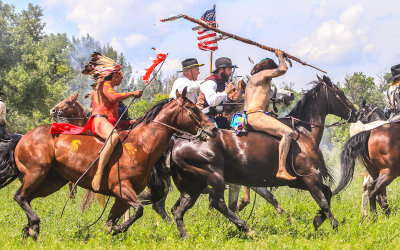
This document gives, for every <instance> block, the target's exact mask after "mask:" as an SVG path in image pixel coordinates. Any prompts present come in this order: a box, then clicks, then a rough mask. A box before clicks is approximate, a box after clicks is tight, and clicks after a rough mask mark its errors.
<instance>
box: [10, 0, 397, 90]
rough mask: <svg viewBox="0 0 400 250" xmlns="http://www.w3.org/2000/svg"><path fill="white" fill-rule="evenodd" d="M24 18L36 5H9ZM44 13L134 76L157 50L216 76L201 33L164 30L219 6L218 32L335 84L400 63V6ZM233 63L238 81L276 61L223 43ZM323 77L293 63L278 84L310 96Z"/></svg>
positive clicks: (84, 2)
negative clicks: (117, 56)
mask: <svg viewBox="0 0 400 250" xmlns="http://www.w3.org/2000/svg"><path fill="white" fill-rule="evenodd" d="M3 2H5V3H9V4H13V5H16V7H17V10H21V9H24V8H27V5H28V2H29V1H22V0H6V1H3ZM30 2H32V3H34V4H38V5H40V6H41V7H42V8H43V9H44V18H43V20H44V21H45V22H46V24H47V26H46V32H48V33H50V32H53V33H67V34H68V36H70V37H72V36H81V35H85V34H86V33H89V34H90V35H91V36H92V37H94V38H96V39H97V40H99V41H100V42H102V43H110V44H111V45H112V46H113V47H114V48H115V49H117V50H118V51H119V52H123V53H124V55H125V56H126V57H127V59H128V61H129V62H130V63H131V65H132V66H133V68H134V70H135V71H136V70H143V69H144V68H146V67H147V66H148V65H149V64H150V60H149V59H147V57H148V56H154V53H153V51H152V50H151V49H150V48H151V47H156V48H159V49H161V50H162V51H163V52H168V53H169V59H168V61H167V63H166V64H165V66H164V69H165V70H168V72H170V73H171V72H174V71H176V70H179V69H180V67H181V66H180V61H182V60H184V59H186V58H189V57H196V58H197V59H198V60H199V62H200V63H205V64H206V66H204V67H202V68H201V76H202V77H206V76H207V74H208V71H209V64H210V62H209V60H210V58H209V53H208V52H204V51H201V50H199V49H198V48H197V39H196V33H195V32H194V31H192V30H191V28H192V27H194V26H195V25H194V24H192V23H190V22H188V21H186V20H183V19H179V20H177V21H174V22H169V23H161V22H159V19H162V18H166V17H169V16H171V15H176V14H187V15H189V16H192V17H195V18H200V16H201V15H202V14H203V13H204V12H205V11H206V10H208V9H211V8H212V5H213V4H214V3H215V4H216V6H217V23H218V24H219V28H220V29H222V30H224V31H227V32H230V33H233V34H236V35H239V36H242V37H245V38H249V39H252V40H254V41H257V42H259V43H262V44H265V45H268V46H271V47H275V48H279V49H282V50H283V51H285V52H288V53H290V54H292V55H294V56H297V57H299V58H300V59H302V60H304V61H306V62H308V63H310V64H313V65H315V66H317V67H320V68H322V69H324V70H326V71H328V76H330V77H331V79H332V80H333V81H334V82H343V80H344V77H345V75H346V74H352V73H353V72H363V73H365V74H367V75H369V76H373V77H375V76H376V75H377V74H382V73H385V72H389V71H390V67H391V66H393V65H394V64H398V63H400V51H399V49H398V44H399V42H400V32H398V29H399V24H400V15H396V14H395V13H396V11H398V10H399V9H400V8H399V7H400V2H399V1H394V0H385V1H372V0H364V1H352V0H318V1H317V0H307V1H304V0H303V1H300V0H298V1H297V0H280V1H270V0H253V1H250V0H248V1H244V0H222V1H209V0H185V1H179V0H153V1H150V0H146V1H143V0H142V1H140V0H113V1H109V0H35V1H30ZM221 56H227V57H230V58H231V59H232V61H233V63H234V64H237V65H238V66H239V69H238V70H237V73H238V74H239V75H245V74H248V73H249V72H250V70H251V68H252V64H250V62H249V61H248V59H247V58H248V57H249V56H250V57H251V58H252V59H253V60H254V61H259V60H261V59H263V58H265V57H271V58H275V56H274V54H273V53H270V52H268V51H263V50H261V49H258V48H256V47H253V46H250V45H246V44H243V43H240V42H238V41H234V40H231V39H228V40H224V41H221V42H219V50H218V51H217V52H216V53H214V60H215V59H216V58H218V57H221ZM315 74H321V73H319V72H318V71H316V70H314V69H311V68H308V67H304V66H301V65H300V64H298V63H295V62H293V68H291V69H289V70H288V72H287V74H286V75H285V76H282V77H280V78H278V79H276V80H275V83H278V84H279V82H282V81H287V82H294V83H295V85H294V88H295V89H301V88H307V87H306V85H305V84H306V83H308V82H310V81H312V80H315V79H316V78H315Z"/></svg>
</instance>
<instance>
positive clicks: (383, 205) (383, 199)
mask: <svg viewBox="0 0 400 250" xmlns="http://www.w3.org/2000/svg"><path fill="white" fill-rule="evenodd" d="M377 201H378V204H379V206H381V208H382V210H383V211H384V212H385V214H386V215H387V216H389V215H390V212H391V210H390V208H389V204H388V203H387V196H386V188H383V189H382V191H381V192H380V194H378V195H377Z"/></svg>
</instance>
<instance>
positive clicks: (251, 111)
mask: <svg viewBox="0 0 400 250" xmlns="http://www.w3.org/2000/svg"><path fill="white" fill-rule="evenodd" d="M258 112H260V113H265V110H262V109H250V110H248V111H244V113H245V114H246V115H248V114H252V113H258Z"/></svg>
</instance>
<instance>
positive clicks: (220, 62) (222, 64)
mask: <svg viewBox="0 0 400 250" xmlns="http://www.w3.org/2000/svg"><path fill="white" fill-rule="evenodd" d="M226 67H232V68H237V66H236V65H232V61H231V59H229V58H228V57H220V58H218V59H217V60H215V69H214V71H213V73H216V72H217V70H218V69H220V68H226Z"/></svg>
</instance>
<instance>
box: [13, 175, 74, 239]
mask: <svg viewBox="0 0 400 250" xmlns="http://www.w3.org/2000/svg"><path fill="white" fill-rule="evenodd" d="M51 172H52V173H51V174H49V175H47V177H46V175H42V174H43V173H40V172H35V174H27V175H25V176H24V181H23V183H22V185H21V187H20V188H19V189H18V190H17V192H16V193H15V194H14V200H15V201H16V202H17V203H18V204H19V205H20V206H21V208H22V209H23V210H24V211H25V213H26V215H27V217H28V225H27V226H26V227H25V228H24V229H23V230H22V232H23V234H24V236H25V237H29V236H30V237H32V238H33V239H34V240H36V239H37V236H38V235H39V232H40V226H39V224H40V218H39V216H38V215H37V214H36V213H35V212H34V211H33V209H32V207H31V205H30V203H31V201H32V200H33V199H35V198H37V197H46V196H48V195H50V194H52V193H54V192H56V191H58V190H59V189H60V188H62V187H63V186H64V185H65V184H66V183H67V180H65V179H64V178H62V177H61V176H60V175H59V174H58V173H57V172H53V171H51Z"/></svg>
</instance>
